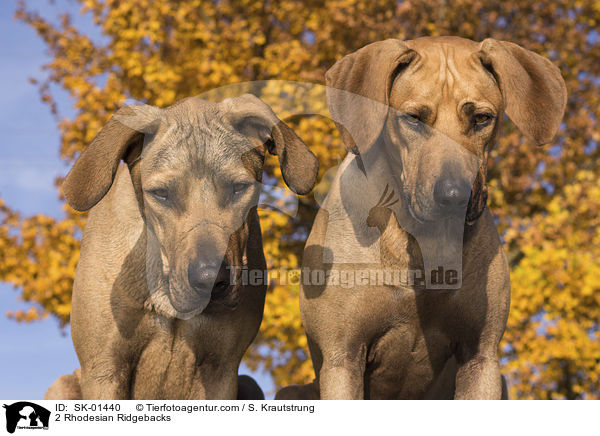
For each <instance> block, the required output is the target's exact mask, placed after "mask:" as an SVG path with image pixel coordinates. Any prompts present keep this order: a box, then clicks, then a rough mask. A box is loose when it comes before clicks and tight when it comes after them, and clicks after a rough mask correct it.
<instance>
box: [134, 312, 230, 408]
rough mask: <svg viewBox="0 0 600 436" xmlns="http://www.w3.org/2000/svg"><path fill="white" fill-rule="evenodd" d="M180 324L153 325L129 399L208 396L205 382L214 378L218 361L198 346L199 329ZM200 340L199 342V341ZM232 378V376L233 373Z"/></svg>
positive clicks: (140, 358) (200, 337)
mask: <svg viewBox="0 0 600 436" xmlns="http://www.w3.org/2000/svg"><path fill="white" fill-rule="evenodd" d="M177 323H179V324H183V323H182V322H180V321H178V322H177V321H176V322H175V323H167V324H165V323H160V324H156V325H155V326H154V329H152V334H151V335H150V336H149V337H148V338H147V341H146V343H145V346H144V348H143V349H142V350H141V353H140V356H139V359H138V363H137V365H136V367H135V368H134V374H133V377H132V386H131V391H132V392H131V394H132V398H133V399H142V398H159V399H201V398H206V397H207V396H210V395H209V392H208V390H210V386H208V384H207V383H206V380H210V379H211V378H214V377H216V376H217V374H215V373H216V372H219V370H220V369H219V368H218V365H215V364H213V363H212V362H216V361H217V360H218V359H217V358H216V356H213V355H212V354H211V352H210V351H207V350H205V349H204V348H205V347H201V346H200V344H202V341H201V339H202V336H203V335H202V331H201V329H192V328H189V326H184V327H182V326H181V325H177ZM199 339H200V340H199ZM234 375H235V374H234Z"/></svg>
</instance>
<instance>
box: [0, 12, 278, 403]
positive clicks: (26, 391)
mask: <svg viewBox="0 0 600 436" xmlns="http://www.w3.org/2000/svg"><path fill="white" fill-rule="evenodd" d="M30 3H31V4H35V6H36V8H37V10H38V11H39V12H40V13H41V14H42V16H44V17H46V18H49V19H54V18H56V15H57V14H58V13H62V12H65V11H68V12H71V13H72V14H74V15H75V16H76V17H75V18H77V19H76V20H75V23H77V24H80V25H81V26H84V27H85V28H86V30H90V32H91V33H92V34H94V35H98V32H97V30H96V29H91V28H90V27H91V24H90V20H89V19H88V18H89V17H81V16H79V4H78V3H76V2H74V1H69V0H59V1H56V2H55V3H54V4H51V3H50V2H46V1H37V2H30ZM15 9H16V1H15V2H13V1H6V0H5V1H2V2H0V64H1V67H0V87H1V94H0V95H1V96H2V98H0V197H2V198H3V199H4V201H5V202H6V203H7V204H8V205H9V206H10V207H11V208H13V209H16V210H18V211H19V212H21V213H22V214H23V215H25V216H28V215H33V214H37V213H43V214H46V215H50V216H54V217H57V218H60V217H61V216H62V210H61V204H60V203H59V201H58V199H57V191H56V188H55V187H54V179H55V178H56V177H57V176H61V175H65V174H66V173H67V172H68V169H69V168H68V167H67V166H66V165H65V163H64V162H62V161H61V160H60V159H59V157H58V150H59V144H60V135H59V132H58V129H57V127H56V120H55V119H54V117H53V116H52V114H51V113H50V109H49V107H48V106H47V105H46V104H44V103H42V102H41V101H40V98H39V95H38V91H37V88H36V87H35V86H34V85H32V84H30V83H29V82H28V78H30V77H34V78H39V79H41V78H44V77H45V73H44V72H43V71H42V70H41V68H40V67H41V66H42V65H43V64H44V63H46V62H47V61H48V60H49V57H48V56H47V54H46V49H45V45H44V43H43V42H42V40H41V39H40V38H39V37H38V36H37V35H36V33H35V32H34V31H33V30H32V29H31V28H30V27H29V26H27V25H25V24H23V23H21V22H16V21H14V20H13V18H12V17H13V15H14V11H15ZM54 95H55V96H56V97H57V103H58V107H59V111H60V116H62V117H65V116H69V115H70V114H72V113H73V111H72V108H71V103H72V102H71V101H70V100H69V97H68V96H67V95H65V94H64V93H62V94H61V93H60V92H57V93H55V94H54ZM18 295H19V292H18V291H16V290H14V289H13V287H12V286H11V285H8V284H5V283H1V282H0V331H1V332H2V335H1V337H2V339H1V342H0V374H2V376H3V377H2V381H1V382H0V398H2V399H7V400H8V399H10V400H16V399H41V398H42V396H43V395H44V392H45V391H46V389H47V388H48V387H49V386H50V384H51V383H52V382H53V381H54V380H55V379H56V377H58V376H59V375H61V374H66V373H70V372H72V371H73V370H74V369H75V368H77V367H78V366H79V363H78V361H77V356H76V354H75V351H74V350H73V344H72V342H71V336H70V332H69V330H68V328H67V329H64V330H61V329H60V328H59V326H58V322H57V321H56V320H54V319H52V318H48V319H46V320H44V321H39V322H35V323H29V324H23V323H16V322H14V321H12V320H10V319H8V318H7V317H6V315H5V314H6V312H7V311H9V310H15V309H26V308H28V307H29V305H28V304H25V303H23V302H20V301H19V300H18ZM240 372H241V373H248V372H249V371H248V370H247V368H241V370H240ZM254 376H255V377H256V379H257V381H258V383H259V384H260V385H261V387H262V388H263V390H264V391H265V392H269V391H272V390H273V389H274V386H273V383H272V380H271V378H270V376H269V375H268V374H264V373H257V374H254ZM271 397H272V396H271Z"/></svg>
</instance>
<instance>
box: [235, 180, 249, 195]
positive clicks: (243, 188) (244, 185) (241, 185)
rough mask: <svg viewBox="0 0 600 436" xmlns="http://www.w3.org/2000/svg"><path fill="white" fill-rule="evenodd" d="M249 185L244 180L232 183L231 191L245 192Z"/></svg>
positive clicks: (236, 192)
mask: <svg viewBox="0 0 600 436" xmlns="http://www.w3.org/2000/svg"><path fill="white" fill-rule="evenodd" d="M250 185H251V183H245V182H241V183H234V184H233V193H234V194H241V193H242V192H245V191H246V190H248V188H249V187H250Z"/></svg>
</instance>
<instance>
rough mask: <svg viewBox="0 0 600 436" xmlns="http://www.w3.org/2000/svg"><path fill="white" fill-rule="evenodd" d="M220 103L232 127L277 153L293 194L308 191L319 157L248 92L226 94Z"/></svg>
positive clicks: (260, 101)
mask: <svg viewBox="0 0 600 436" xmlns="http://www.w3.org/2000/svg"><path fill="white" fill-rule="evenodd" d="M221 104H223V105H224V106H225V110H226V112H225V114H226V115H225V117H226V118H227V119H228V121H229V122H230V123H231V125H232V126H233V127H234V128H236V129H237V130H239V131H241V132H242V133H244V134H246V135H248V136H251V137H254V138H256V139H258V140H259V141H260V143H262V144H266V146H267V149H268V150H269V152H270V153H271V154H274V155H277V156H278V158H279V165H280V167H281V174H282V175H283V180H284V181H285V183H286V184H287V185H288V187H289V188H290V189H291V190H292V191H294V192H295V193H296V194H300V195H304V194H308V193H309V192H310V190H311V189H312V188H313V186H314V185H315V182H316V180H317V173H318V171H319V161H318V160H317V158H316V156H315V155H314V154H313V153H312V151H310V149H309V148H308V147H307V146H306V144H304V142H302V140H301V139H300V138H299V137H298V135H296V133H295V132H294V131H293V130H292V129H291V128H289V127H288V126H287V125H286V124H285V123H284V122H283V121H281V120H280V119H279V118H277V116H276V115H275V113H273V110H272V109H271V108H270V107H269V106H268V105H267V104H266V103H264V102H263V101H262V100H260V99H259V98H258V97H256V96H254V95H252V94H244V95H241V96H239V97H235V98H228V99H226V100H223V102H222V103H221Z"/></svg>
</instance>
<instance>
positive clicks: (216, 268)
mask: <svg viewBox="0 0 600 436" xmlns="http://www.w3.org/2000/svg"><path fill="white" fill-rule="evenodd" d="M188 280H189V283H190V286H191V287H192V288H193V289H194V290H195V291H196V292H199V293H206V292H211V291H212V290H213V289H214V290H215V291H216V292H220V291H224V290H225V289H227V288H228V287H229V285H230V279H229V270H228V268H227V266H226V265H225V264H224V263H216V262H208V263H205V262H200V261H199V262H192V263H190V265H189V267H188Z"/></svg>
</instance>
